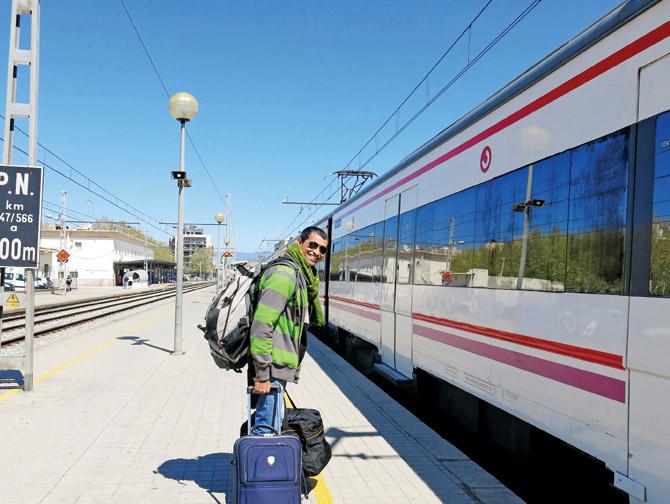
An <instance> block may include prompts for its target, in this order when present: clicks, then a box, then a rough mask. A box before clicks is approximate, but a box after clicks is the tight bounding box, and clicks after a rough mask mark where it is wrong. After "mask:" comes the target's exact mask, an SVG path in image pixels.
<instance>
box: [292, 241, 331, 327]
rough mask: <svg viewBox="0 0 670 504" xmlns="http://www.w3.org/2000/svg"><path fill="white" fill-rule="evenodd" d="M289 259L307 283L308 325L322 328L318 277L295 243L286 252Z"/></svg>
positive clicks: (322, 319)
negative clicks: (293, 262)
mask: <svg viewBox="0 0 670 504" xmlns="http://www.w3.org/2000/svg"><path fill="white" fill-rule="evenodd" d="M286 251H287V252H288V254H289V255H290V256H291V258H292V259H293V260H294V261H295V262H296V264H297V265H298V266H299V267H300V271H301V272H302V274H303V276H304V277H305V281H306V282H307V299H308V301H309V323H310V325H315V326H322V325H324V324H325V323H326V320H325V318H324V316H323V311H322V310H321V303H319V275H318V274H317V273H316V268H315V267H314V266H310V264H309V263H308V262H307V258H306V257H305V255H304V254H303V253H302V250H301V249H300V247H299V246H298V244H297V243H291V245H289V246H288V249H287V250H286Z"/></svg>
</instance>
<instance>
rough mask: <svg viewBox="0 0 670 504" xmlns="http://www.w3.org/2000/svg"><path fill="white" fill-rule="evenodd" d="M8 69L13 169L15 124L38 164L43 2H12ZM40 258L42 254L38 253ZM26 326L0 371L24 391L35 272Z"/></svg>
mask: <svg viewBox="0 0 670 504" xmlns="http://www.w3.org/2000/svg"><path fill="white" fill-rule="evenodd" d="M22 16H23V18H24V19H29V20H30V47H29V48H27V49H25V48H24V49H22V48H21V47H20V33H21V19H22ZM10 24H11V26H10V34H9V58H8V69H7V99H6V105H5V136H4V138H5V141H4V146H3V155H2V159H3V164H4V165H11V162H12V150H13V148H14V127H15V125H14V122H15V119H17V118H27V119H28V165H29V166H35V165H36V162H37V95H38V85H39V34H40V0H12V15H11V21H10ZM19 67H26V68H28V80H29V81H30V84H29V85H30V92H29V101H28V103H19V102H17V101H16V90H17V80H18V75H19ZM38 258H39V252H38ZM25 308H26V325H25V347H24V348H25V350H24V355H22V356H16V357H0V370H20V371H21V372H22V374H23V389H24V390H25V391H30V390H32V389H33V351H34V348H33V338H34V331H35V327H34V325H35V271H34V270H33V269H26V305H25Z"/></svg>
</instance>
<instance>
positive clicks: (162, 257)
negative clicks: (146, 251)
mask: <svg viewBox="0 0 670 504" xmlns="http://www.w3.org/2000/svg"><path fill="white" fill-rule="evenodd" d="M150 247H151V248H152V249H153V251H154V259H155V260H156V261H168V262H175V260H174V253H173V252H172V249H171V248H170V247H168V246H167V245H165V244H160V245H153V244H152V245H150Z"/></svg>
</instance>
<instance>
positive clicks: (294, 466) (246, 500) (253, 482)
mask: <svg viewBox="0 0 670 504" xmlns="http://www.w3.org/2000/svg"><path fill="white" fill-rule="evenodd" d="M251 390H252V387H249V388H248V390H247V395H248V417H247V428H248V432H250V434H249V435H248V436H243V437H241V438H239V439H238V440H237V441H235V445H234V447H233V460H232V462H231V463H232V465H233V468H232V474H233V488H232V490H233V502H234V503H236V504H299V503H300V498H301V495H300V493H301V483H302V445H301V443H300V440H299V439H298V438H297V437H296V436H292V435H282V434H281V433H278V432H276V431H275V430H274V429H273V428H272V427H271V426H269V425H264V427H267V428H270V429H272V431H273V433H272V434H263V435H257V434H254V430H253V429H252V428H251ZM278 390H279V388H278V387H277V388H275V387H273V388H272V390H270V393H271V394H272V393H275V394H276V393H278ZM277 399H278V400H281V398H277ZM275 414H277V410H275ZM256 427H258V426H255V427H254V429H255V428H256Z"/></svg>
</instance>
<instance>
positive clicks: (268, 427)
mask: <svg viewBox="0 0 670 504" xmlns="http://www.w3.org/2000/svg"><path fill="white" fill-rule="evenodd" d="M248 427H249V426H248V425H247V428H248ZM259 427H265V428H266V429H270V430H271V431H272V432H273V433H274V434H275V435H277V436H279V432H277V429H275V428H274V427H273V426H272V425H268V424H258V425H254V426H253V428H252V429H251V430H250V431H248V432H249V434H251V432H252V431H253V430H254V429H258V428H259Z"/></svg>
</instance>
